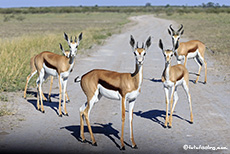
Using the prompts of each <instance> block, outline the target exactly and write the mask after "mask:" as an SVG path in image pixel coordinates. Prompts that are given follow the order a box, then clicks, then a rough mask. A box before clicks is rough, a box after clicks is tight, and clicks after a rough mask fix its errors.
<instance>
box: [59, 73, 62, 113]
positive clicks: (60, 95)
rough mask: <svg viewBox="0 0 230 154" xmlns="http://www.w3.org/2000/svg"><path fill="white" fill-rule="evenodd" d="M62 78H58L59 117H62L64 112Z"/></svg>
mask: <svg viewBox="0 0 230 154" xmlns="http://www.w3.org/2000/svg"><path fill="white" fill-rule="evenodd" d="M61 80H62V79H61V76H60V75H59V76H58V83H59V107H58V109H59V116H60V117H61V116H62V112H61V99H62V82H61Z"/></svg>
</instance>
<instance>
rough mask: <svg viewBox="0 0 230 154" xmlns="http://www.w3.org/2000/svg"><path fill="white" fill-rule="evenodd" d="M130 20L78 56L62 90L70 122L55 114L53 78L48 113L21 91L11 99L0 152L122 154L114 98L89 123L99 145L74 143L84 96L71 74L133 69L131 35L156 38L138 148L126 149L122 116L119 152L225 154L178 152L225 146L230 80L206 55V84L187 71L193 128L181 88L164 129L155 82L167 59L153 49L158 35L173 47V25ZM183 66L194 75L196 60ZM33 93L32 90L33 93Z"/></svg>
mask: <svg viewBox="0 0 230 154" xmlns="http://www.w3.org/2000/svg"><path fill="white" fill-rule="evenodd" d="M132 20H134V21H135V24H133V26H130V27H126V28H125V30H124V31H123V32H122V33H121V34H117V35H114V36H112V37H111V38H109V39H108V40H107V41H106V43H105V45H103V46H101V47H97V49H95V50H96V51H94V52H90V56H88V57H86V56H78V57H77V59H76V65H75V67H74V71H73V72H72V74H71V75H70V78H69V82H68V87H67V91H68V94H69V96H70V100H71V102H70V103H68V104H67V111H68V112H69V116H68V117H65V116H64V117H62V118H60V117H58V115H57V108H58V88H57V80H55V81H54V82H55V84H54V88H53V91H52V93H53V95H52V101H53V102H52V103H48V102H44V105H45V114H42V113H41V112H39V111H37V110H36V97H34V96H31V97H29V98H27V100H24V99H23V98H22V97H21V95H23V94H22V93H21V95H18V96H17V95H16V96H12V98H13V99H12V102H11V104H12V103H13V104H14V105H13V107H14V108H16V109H17V114H16V115H14V116H4V117H1V129H2V130H0V151H5V152H19V151H20V152H32V151H33V152H46V153H47V152H53V153H54V152H55V153H59V152H60V153H61V152H62V153H63V152H68V153H108V152H109V153H121V151H120V150H119V145H120V140H119V139H120V135H121V134H120V131H121V116H120V102H119V101H113V100H108V99H106V98H102V99H101V100H100V101H99V102H98V103H96V104H95V106H94V108H93V109H92V112H91V114H90V121H91V125H92V129H93V132H94V135H95V138H96V141H97V143H98V146H97V147H93V146H92V145H90V144H88V143H81V142H80V141H79V137H80V134H79V133H80V131H79V130H80V122H79V121H80V118H79V108H80V106H81V105H82V104H83V103H85V101H86V98H85V95H84V94H83V92H82V91H81V88H80V85H79V84H75V83H73V80H74V78H75V77H76V76H78V75H83V74H84V73H86V72H88V71H90V70H91V69H94V68H103V69H109V70H114V71H119V72H133V71H134V56H133V53H132V52H131V47H130V45H129V39H130V35H131V34H132V35H133V36H134V38H135V39H136V41H138V42H144V41H146V39H147V37H148V36H153V41H152V45H151V47H150V48H149V50H148V52H147V55H146V59H145V63H144V81H143V84H142V91H141V94H140V95H139V97H138V98H137V101H136V104H135V107H134V122H133V124H134V138H135V141H136V144H137V145H138V149H137V150H136V149H131V147H130V145H131V141H130V139H129V127H128V112H127V114H126V122H125V135H124V140H125V142H126V150H125V152H124V153H143V152H148V153H149V152H151V153H168V152H173V153H187V152H189V153H195V152H200V153H214V152H218V153H229V150H219V151H213V150H187V151H185V150H184V149H183V146H184V145H185V144H186V145H191V146H194V145H196V146H199V145H201V146H208V145H209V147H219V146H221V147H227V148H230V144H229V143H230V131H229V128H230V125H229V123H230V120H229V115H230V107H229V100H230V95H229V94H230V88H229V85H230V84H229V81H228V80H227V81H226V79H225V80H224V77H225V76H223V75H221V74H220V72H219V71H218V69H217V68H216V66H215V65H214V64H213V60H212V59H211V57H207V56H206V57H207V58H206V61H207V63H208V82H207V84H206V85H204V84H202V82H199V83H198V84H194V83H193V82H192V81H194V80H195V78H196V77H195V76H194V75H192V74H190V80H191V82H190V92H191V97H192V106H193V114H194V124H190V123H189V122H188V120H189V118H190V114H189V106H188V102H187V99H186V95H185V92H184V91H183V89H182V88H181V87H180V88H179V89H178V95H179V101H178V104H177V106H176V109H175V113H174V116H173V123H172V125H173V126H172V128H171V129H165V128H163V126H162V125H163V123H164V118H165V97H164V91H163V87H162V83H161V81H160V77H161V74H162V71H163V68H164V60H163V55H162V53H161V51H160V49H159V48H158V40H159V39H160V38H161V39H163V42H164V45H165V46H166V47H168V48H171V47H172V45H171V38H170V36H169V35H168V33H167V27H168V25H169V24H171V23H173V22H172V21H168V20H162V19H158V18H155V17H153V16H138V17H132ZM174 25H175V23H174ZM185 33H186V29H185ZM83 41H84V36H83ZM182 41H185V39H182ZM174 63H175V61H174ZM188 69H189V72H197V71H198V66H197V64H196V63H195V62H194V61H193V60H189V61H188ZM228 77H229V76H228ZM203 80H204V69H202V72H201V77H200V80H199V81H203ZM48 86H49V84H48V83H47V84H45V85H44V91H45V92H48ZM31 91H34V92H36V91H35V89H32V90H31ZM32 94H33V92H32ZM15 117H16V118H15ZM85 128H86V125H85ZM85 130H86V133H85V136H86V139H87V140H90V136H89V133H88V131H87V128H86V129H85Z"/></svg>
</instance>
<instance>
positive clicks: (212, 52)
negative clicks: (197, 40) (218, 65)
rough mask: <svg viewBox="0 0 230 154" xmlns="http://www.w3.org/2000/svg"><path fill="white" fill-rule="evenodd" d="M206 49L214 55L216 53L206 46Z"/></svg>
mask: <svg viewBox="0 0 230 154" xmlns="http://www.w3.org/2000/svg"><path fill="white" fill-rule="evenodd" d="M206 48H207V49H208V50H209V51H210V52H212V53H214V51H213V50H211V49H210V48H208V47H207V46H206Z"/></svg>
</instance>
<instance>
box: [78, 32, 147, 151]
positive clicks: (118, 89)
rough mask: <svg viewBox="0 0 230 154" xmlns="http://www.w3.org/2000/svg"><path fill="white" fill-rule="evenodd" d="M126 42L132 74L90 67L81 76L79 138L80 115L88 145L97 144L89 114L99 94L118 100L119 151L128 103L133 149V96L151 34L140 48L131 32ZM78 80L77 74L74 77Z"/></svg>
mask: <svg viewBox="0 0 230 154" xmlns="http://www.w3.org/2000/svg"><path fill="white" fill-rule="evenodd" d="M130 45H131V47H132V50H133V53H134V55H135V57H136V68H135V71H134V73H118V72H114V71H110V70H102V69H94V70H91V71H89V72H88V73H86V74H84V75H83V76H82V77H81V80H79V81H81V88H82V90H83V92H84V93H85V95H86V97H87V102H86V103H85V104H83V105H82V106H81V107H80V126H81V129H80V131H81V139H82V142H85V141H86V140H85V136H84V118H85V120H86V124H87V126H88V129H89V133H90V136H91V139H92V145H94V146H97V143H96V141H95V138H94V135H93V132H92V129H91V126H90V122H89V114H90V111H91V109H92V107H93V105H94V103H95V102H98V101H99V100H100V98H101V97H102V96H105V97H106V98H109V99H115V100H120V101H121V119H122V127H121V130H122V131H121V138H120V141H121V150H125V146H124V138H123V136H124V122H125V106H126V102H128V103H129V126H130V139H131V141H132V148H137V145H136V143H135V142H134V137H133V108H134V104H135V101H136V98H137V96H138V95H139V93H140V91H141V84H142V81H143V63H144V58H145V55H146V51H147V49H148V48H149V46H150V45H151V37H149V38H148V39H147V41H146V42H145V46H144V44H142V47H141V48H139V47H138V43H137V45H136V48H135V47H134V46H135V40H134V38H133V36H132V35H131V39H130ZM77 79H78V77H77V78H76V79H75V82H76V80H77Z"/></svg>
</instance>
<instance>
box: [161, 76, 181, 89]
mask: <svg viewBox="0 0 230 154" xmlns="http://www.w3.org/2000/svg"><path fill="white" fill-rule="evenodd" d="M183 80H184V78H182V79H180V80H178V81H177V82H176V84H175V86H178V85H181V84H182V83H183ZM173 85H174V82H172V81H170V80H169V81H165V82H164V86H165V87H168V88H169V87H173Z"/></svg>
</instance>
